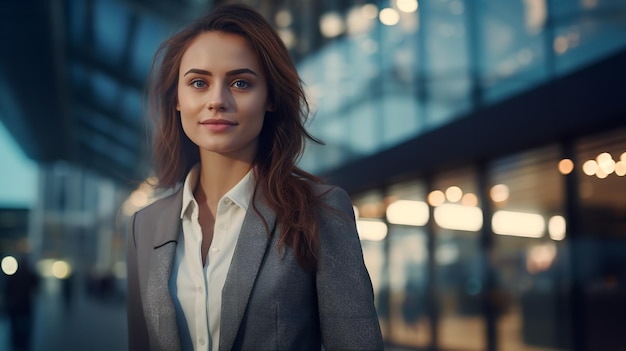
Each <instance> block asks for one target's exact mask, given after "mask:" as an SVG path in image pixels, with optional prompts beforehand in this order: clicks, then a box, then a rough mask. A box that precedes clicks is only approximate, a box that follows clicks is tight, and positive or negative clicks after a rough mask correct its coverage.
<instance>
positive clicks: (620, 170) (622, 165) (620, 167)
mask: <svg viewBox="0 0 626 351" xmlns="http://www.w3.org/2000/svg"><path fill="white" fill-rule="evenodd" d="M615 174H617V175H618V176H620V177H623V176H624V175H626V162H625V161H619V162H617V163H616V164H615Z"/></svg>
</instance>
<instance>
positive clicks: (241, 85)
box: [233, 79, 250, 89]
mask: <svg viewBox="0 0 626 351" xmlns="http://www.w3.org/2000/svg"><path fill="white" fill-rule="evenodd" d="M249 86H250V84H248V82H246V81H245V80H242V79H239V80H236V81H234V82H233V87H235V88H237V89H246V88H248V87H249Z"/></svg>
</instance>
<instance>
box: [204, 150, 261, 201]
mask: <svg viewBox="0 0 626 351" xmlns="http://www.w3.org/2000/svg"><path fill="white" fill-rule="evenodd" d="M251 168H252V160H245V159H244V160H242V159H236V158H230V157H228V156H225V155H221V154H218V153H213V152H200V179H199V180H198V185H197V186H196V189H195V191H194V194H196V195H197V199H198V197H199V198H202V199H203V200H205V201H206V202H207V204H208V205H209V207H211V208H213V206H212V205H213V204H215V206H217V202H218V201H219V200H220V199H221V198H222V196H224V194H226V193H227V192H228V191H229V190H230V189H232V188H233V187H234V186H235V185H237V183H239V181H240V180H241V179H242V178H243V177H244V176H245V175H246V174H247V173H248V171H250V169H251ZM198 200H199V199H198Z"/></svg>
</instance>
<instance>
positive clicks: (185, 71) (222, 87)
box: [176, 32, 270, 162]
mask: <svg viewBox="0 0 626 351" xmlns="http://www.w3.org/2000/svg"><path fill="white" fill-rule="evenodd" d="M176 110H178V111H179V112H180V117H181V122H182V126H183V130H184V131H185V134H186V135H187V137H189V139H191V141H193V142H194V143H195V144H196V145H198V147H199V148H200V152H201V153H203V152H214V153H219V154H222V155H225V156H228V157H231V158H236V159H240V160H245V161H250V162H251V161H252V160H253V159H254V156H255V154H256V149H257V144H258V137H259V133H260V132H261V128H262V126H263V118H264V115H265V112H266V111H269V110H270V105H269V104H268V98H267V83H266V80H265V76H264V74H263V70H262V68H261V65H260V63H259V60H258V58H257V56H256V53H255V52H254V51H253V50H252V48H251V47H250V45H249V44H248V42H247V41H246V39H245V38H244V37H242V36H239V35H236V34H230V33H223V32H205V33H202V34H200V35H199V36H198V37H197V38H195V39H194V40H193V41H192V42H191V44H190V45H189V47H188V48H187V50H186V51H185V53H184V54H183V57H182V60H181V63H180V68H179V71H178V103H177V106H176Z"/></svg>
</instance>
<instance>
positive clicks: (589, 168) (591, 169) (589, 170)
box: [583, 160, 598, 176]
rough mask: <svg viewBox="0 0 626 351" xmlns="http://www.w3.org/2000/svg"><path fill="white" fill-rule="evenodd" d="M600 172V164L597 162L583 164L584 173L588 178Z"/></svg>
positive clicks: (590, 161)
mask: <svg viewBox="0 0 626 351" xmlns="http://www.w3.org/2000/svg"><path fill="white" fill-rule="evenodd" d="M597 171H598V163H597V162H596V161H595V160H588V161H585V163H583V173H585V174H586V175H588V176H592V175H594V174H596V172H597Z"/></svg>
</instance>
